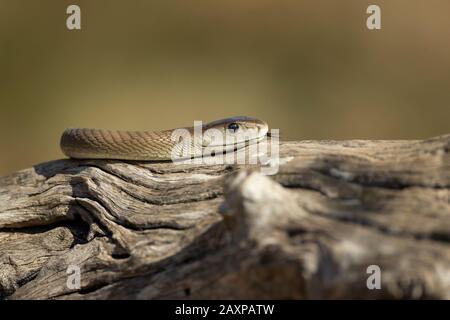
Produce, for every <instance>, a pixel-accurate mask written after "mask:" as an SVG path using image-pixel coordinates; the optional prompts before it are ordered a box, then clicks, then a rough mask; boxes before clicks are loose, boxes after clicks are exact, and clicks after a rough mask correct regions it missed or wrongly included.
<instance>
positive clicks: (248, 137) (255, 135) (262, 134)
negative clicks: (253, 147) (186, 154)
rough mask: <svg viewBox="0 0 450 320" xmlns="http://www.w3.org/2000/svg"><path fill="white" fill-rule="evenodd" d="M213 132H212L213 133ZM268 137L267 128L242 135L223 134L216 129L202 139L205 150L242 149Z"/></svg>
mask: <svg viewBox="0 0 450 320" xmlns="http://www.w3.org/2000/svg"><path fill="white" fill-rule="evenodd" d="M211 130H212V131H211ZM208 131H209V132H208ZM267 136H268V129H267V128H264V127H262V128H257V129H249V130H246V131H245V132H242V133H237V134H236V133H235V134H232V133H228V132H227V133H225V134H224V133H223V132H221V131H217V130H215V129H209V130H207V131H206V132H205V134H204V135H203V138H202V142H201V145H202V147H204V148H210V147H211V148H219V147H222V148H224V149H225V148H226V149H230V148H236V147H238V148H240V147H243V146H245V145H248V144H253V143H258V142H260V141H261V140H263V139H264V138H266V137H267Z"/></svg>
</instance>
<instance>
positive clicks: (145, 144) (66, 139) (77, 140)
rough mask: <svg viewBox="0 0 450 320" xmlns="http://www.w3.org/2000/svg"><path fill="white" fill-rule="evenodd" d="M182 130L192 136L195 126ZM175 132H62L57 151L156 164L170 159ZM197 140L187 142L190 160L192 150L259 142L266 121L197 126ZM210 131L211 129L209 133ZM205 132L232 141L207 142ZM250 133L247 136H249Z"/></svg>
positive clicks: (175, 143)
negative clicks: (199, 133) (155, 162)
mask: <svg viewBox="0 0 450 320" xmlns="http://www.w3.org/2000/svg"><path fill="white" fill-rule="evenodd" d="M177 129H183V130H184V132H187V133H189V134H190V135H192V136H193V137H195V136H196V135H195V133H196V132H198V131H196V128H195V127H184V128H177ZM177 129H171V130H161V131H118V130H103V129H79V128H76V129H66V130H65V131H64V133H63V134H62V137H61V142H60V146H61V150H62V151H63V152H64V154H65V155H66V156H68V157H70V158H74V159H116V160H142V161H158V160H171V159H173V158H172V152H173V151H174V148H175V149H176V148H179V147H180V143H179V141H178V140H177V139H174V138H173V133H174V131H175V130H177ZM200 129H201V133H202V134H201V137H200V138H198V137H197V138H194V139H192V141H191V146H192V150H193V151H192V152H190V153H189V157H194V156H195V155H196V154H198V153H195V151H197V152H198V151H200V152H201V151H202V150H203V149H204V148H207V147H211V146H214V147H215V148H216V149H217V148H218V149H220V150H219V151H222V152H226V151H229V150H236V149H239V148H242V147H244V146H245V145H247V144H248V143H252V142H255V141H259V140H261V139H262V138H264V137H265V136H266V135H267V132H268V125H267V123H266V122H264V121H262V120H259V119H256V118H252V117H233V118H226V119H220V120H216V121H213V122H210V123H207V124H204V125H202V126H201V128H200ZM209 129H213V130H209ZM208 132H215V133H216V134H217V133H222V134H224V135H226V134H228V135H231V136H233V137H236V139H230V140H226V139H224V140H223V141H221V142H220V143H219V144H217V143H216V144H214V142H211V141H212V140H210V139H209V138H210V135H208ZM250 133H251V134H250Z"/></svg>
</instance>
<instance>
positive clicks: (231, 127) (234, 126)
mask: <svg viewBox="0 0 450 320" xmlns="http://www.w3.org/2000/svg"><path fill="white" fill-rule="evenodd" d="M228 130H229V131H231V132H236V131H238V130H239V125H238V124H237V123H236V122H232V123H230V124H229V125H228Z"/></svg>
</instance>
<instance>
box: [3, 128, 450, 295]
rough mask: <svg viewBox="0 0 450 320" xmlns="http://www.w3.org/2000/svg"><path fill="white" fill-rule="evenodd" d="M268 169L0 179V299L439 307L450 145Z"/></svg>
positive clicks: (413, 145)
mask: <svg viewBox="0 0 450 320" xmlns="http://www.w3.org/2000/svg"><path fill="white" fill-rule="evenodd" d="M280 157H281V163H282V164H281V166H280V170H279V172H278V173H277V174H276V175H274V176H263V175H262V174H260V173H258V170H257V168H256V167H255V166H254V167H253V168H249V167H245V166H231V165H216V166H204V165H203V166H201V165H188V164H184V165H173V164H172V163H135V162H120V161H75V160H58V161H53V162H49V163H44V164H41V165H37V166H35V167H33V168H30V169H27V170H23V171H20V172H17V173H14V174H11V175H9V176H6V177H3V178H0V295H1V296H2V297H3V298H8V299H49V298H57V299H97V298H99V299H112V298H114V299H124V298H125V299H160V298H190V299H197V298H206V299H210V298H275V299H278V298H288V299H289V298H294V299H296V298H300V299H305V298H306V299H308V298H364V299H371V298H445V299H449V298H450V135H447V136H441V137H437V138H433V139H429V140H423V141H360V140H352V141H301V142H282V143H281V145H280ZM224 186H225V188H224ZM69 265H76V266H79V267H80V268H81V288H80V289H69V288H68V286H67V285H66V282H67V277H68V275H67V272H66V271H67V268H68V266H69ZM369 265H378V266H379V267H380V268H381V279H382V280H381V281H382V282H381V286H382V288H381V289H380V290H369V289H368V288H367V286H366V280H367V278H368V276H369V275H368V274H367V272H366V270H367V267H368V266H369Z"/></svg>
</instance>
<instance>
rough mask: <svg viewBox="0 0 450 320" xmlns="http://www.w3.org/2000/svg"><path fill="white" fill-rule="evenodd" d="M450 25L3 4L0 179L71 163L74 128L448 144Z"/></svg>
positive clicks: (443, 4)
mask: <svg viewBox="0 0 450 320" xmlns="http://www.w3.org/2000/svg"><path fill="white" fill-rule="evenodd" d="M70 4H77V5H79V6H80V7H81V24H82V29H81V30H80V31H69V30H67V28H66V18H67V14H66V8H67V6H68V5H70ZM369 4H378V5H379V6H380V7H381V10H382V29H381V30H379V31H370V30H368V29H367V28H366V18H367V14H366V8H367V7H368V5H369ZM449 13H450V1H448V0H431V1H420V0H416V1H411V0H396V1H379V0H377V1H370V2H366V1H361V0H342V1H335V0H321V1H313V0H309V1H302V0H271V1H269V0H226V1H204V0H195V1H191V0H170V1H163V0H160V1H149V0H146V1H145V0H139V1H138V0H130V1H112V0H108V1H107V0H96V1H87V0H86V1H83V0H73V1H61V0H40V1H24V0H0V155H1V156H0V175H4V174H7V173H9V172H12V171H15V170H18V169H22V168H25V167H29V166H32V165H34V164H37V163H39V162H43V161H48V160H52V159H57V158H62V157H63V155H62V153H61V152H60V150H59V138H60V135H61V133H62V131H63V130H64V129H65V128H67V127H98V128H117V129H137V130H140V129H167V128H173V127H179V126H185V125H192V124H193V120H203V121H209V120H213V119H216V118H221V117H227V116H234V115H248V116H255V117H259V118H261V119H264V120H266V121H268V122H269V124H270V126H271V127H273V128H279V129H280V131H281V135H282V139H284V140H301V139H350V138H360V139H416V138H427V137H431V136H434V135H439V134H444V133H450V121H449V119H450V19H449Z"/></svg>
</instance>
